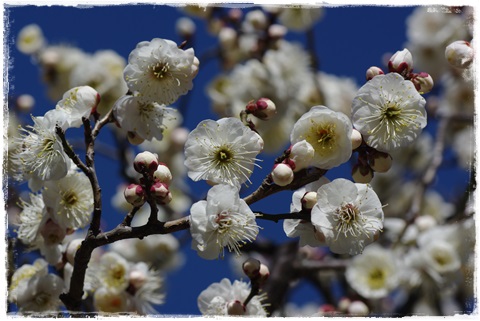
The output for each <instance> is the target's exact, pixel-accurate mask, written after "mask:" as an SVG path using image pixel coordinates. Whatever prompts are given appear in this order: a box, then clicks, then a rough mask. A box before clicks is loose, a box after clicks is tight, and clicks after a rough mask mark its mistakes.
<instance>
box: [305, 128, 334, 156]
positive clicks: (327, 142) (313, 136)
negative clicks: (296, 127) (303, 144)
mask: <svg viewBox="0 0 480 321" xmlns="http://www.w3.org/2000/svg"><path fill="white" fill-rule="evenodd" d="M335 127H336V125H335V124H331V123H324V124H314V125H313V126H312V129H311V131H310V134H309V135H307V137H306V140H307V141H308V142H309V143H310V144H311V145H312V146H313V147H314V149H315V152H316V153H319V154H320V155H325V154H327V153H329V152H330V151H331V150H332V149H333V148H334V146H335V141H336V133H335Z"/></svg>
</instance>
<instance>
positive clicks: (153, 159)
mask: <svg viewBox="0 0 480 321" xmlns="http://www.w3.org/2000/svg"><path fill="white" fill-rule="evenodd" d="M157 167H158V157H157V154H153V153H150V152H142V153H139V154H137V156H135V159H134V160H133V168H135V170H136V171H137V172H139V173H141V174H143V173H145V172H146V173H150V174H153V173H154V172H155V171H156V170H157Z"/></svg>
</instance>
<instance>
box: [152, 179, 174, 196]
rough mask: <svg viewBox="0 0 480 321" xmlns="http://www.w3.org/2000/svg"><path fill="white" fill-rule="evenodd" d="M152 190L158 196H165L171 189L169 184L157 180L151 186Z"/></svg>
mask: <svg viewBox="0 0 480 321" xmlns="http://www.w3.org/2000/svg"><path fill="white" fill-rule="evenodd" d="M150 192H151V193H152V194H153V195H154V196H155V197H157V198H164V197H165V196H167V194H168V193H169V192H170V191H169V190H168V185H167V184H165V183H160V182H156V183H155V184H153V185H152V187H150Z"/></svg>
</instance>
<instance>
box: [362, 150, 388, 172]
mask: <svg viewBox="0 0 480 321" xmlns="http://www.w3.org/2000/svg"><path fill="white" fill-rule="evenodd" d="M368 161H369V165H370V167H371V168H372V169H373V170H374V171H375V172H379V173H385V172H387V171H388V170H389V169H390V168H391V167H392V163H393V159H392V156H390V155H389V154H387V153H381V152H377V153H374V154H373V155H372V156H371V157H369V159H368Z"/></svg>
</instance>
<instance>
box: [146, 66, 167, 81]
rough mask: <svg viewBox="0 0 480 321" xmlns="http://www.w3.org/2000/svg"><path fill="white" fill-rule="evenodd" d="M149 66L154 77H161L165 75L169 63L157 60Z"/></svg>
mask: <svg viewBox="0 0 480 321" xmlns="http://www.w3.org/2000/svg"><path fill="white" fill-rule="evenodd" d="M149 68H150V69H151V70H152V74H153V76H154V77H155V78H157V79H162V78H163V77H165V76H166V75H167V73H168V71H169V69H170V64H169V63H168V62H158V63H156V64H155V65H153V66H150V67H149Z"/></svg>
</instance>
